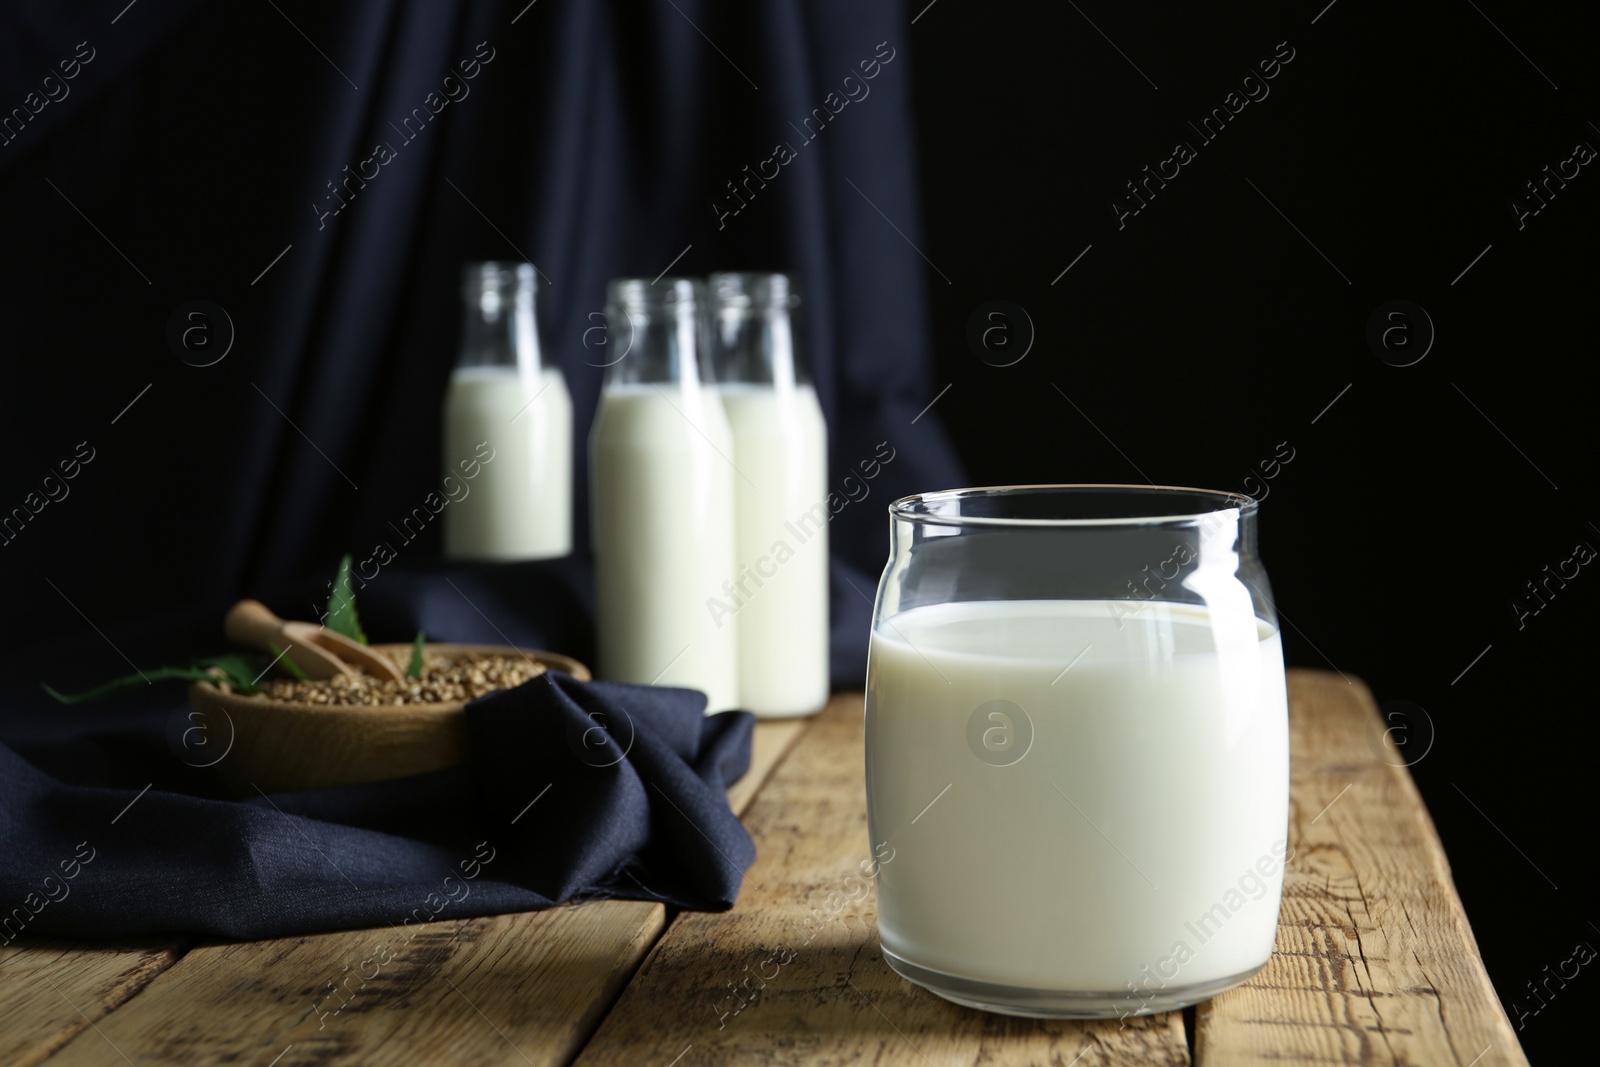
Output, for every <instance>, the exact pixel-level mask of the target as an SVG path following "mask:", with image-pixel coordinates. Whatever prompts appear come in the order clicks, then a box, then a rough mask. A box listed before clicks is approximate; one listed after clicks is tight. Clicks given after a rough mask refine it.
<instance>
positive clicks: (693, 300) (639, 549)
mask: <svg viewBox="0 0 1600 1067" xmlns="http://www.w3.org/2000/svg"><path fill="white" fill-rule="evenodd" d="M703 305H704V286H702V285H701V284H700V283H699V282H696V281H691V280H689V279H687V278H660V279H657V280H656V281H655V282H653V283H652V282H650V281H648V280H644V279H638V278H618V279H615V280H613V281H612V282H611V284H610V286H609V288H608V292H607V300H606V324H607V332H608V333H609V335H610V337H609V344H610V347H608V348H607V351H608V352H615V353H620V355H619V356H618V357H617V358H616V361H615V362H614V363H612V364H611V366H610V367H609V368H608V369H607V370H606V378H605V383H604V385H603V386H602V387H601V391H600V404H599V410H598V412H597V413H596V415H595V423H594V430H593V433H592V434H591V436H590V439H589V450H590V463H589V471H590V479H591V483H592V484H591V489H592V492H591V494H590V495H591V498H592V501H593V513H592V517H593V522H592V524H591V525H592V527H593V544H594V555H595V584H596V591H597V594H598V595H597V600H598V609H599V638H600V640H599V673H600V677H601V678H605V679H608V680H611V681H618V682H631V683H634V684H638V685H675V686H684V687H687V688H690V689H698V690H700V691H701V692H703V693H705V694H706V697H707V700H708V704H707V708H706V710H707V712H708V713H709V712H715V711H724V710H727V709H729V708H735V707H738V706H739V675H738V669H739V663H738V658H739V649H738V627H737V626H736V625H734V620H732V619H729V618H723V617H721V616H719V615H718V613H717V612H715V611H714V610H712V608H711V606H710V604H711V601H712V600H713V599H714V598H715V597H717V596H720V595H721V590H722V583H723V582H725V581H728V580H729V579H730V578H731V577H733V575H734V566H735V563H734V560H735V556H734V490H733V486H734V481H735V479H736V478H738V474H737V473H736V471H735V468H734V466H733V435H732V433H731V432H730V430H729V429H728V419H727V416H726V415H725V414H724V412H723V408H722V401H721V400H720V398H719V397H718V396H717V394H716V392H715V391H714V390H713V389H712V388H711V387H710V381H711V374H710V365H709V360H708V354H707V352H706V346H705V343H704V330H705V321H706V320H705V317H704V308H703Z"/></svg>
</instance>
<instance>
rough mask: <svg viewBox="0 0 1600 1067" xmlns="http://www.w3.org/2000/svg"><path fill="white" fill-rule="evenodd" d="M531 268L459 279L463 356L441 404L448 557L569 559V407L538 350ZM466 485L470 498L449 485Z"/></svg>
mask: <svg viewBox="0 0 1600 1067" xmlns="http://www.w3.org/2000/svg"><path fill="white" fill-rule="evenodd" d="M536 289H537V283H536V282H535V275H534V269H533V264H531V263H498V262H489V263H469V264H467V266H466V268H465V270H464V271H463V272H462V290H461V295H462V297H463V299H464V301H465V304H466V307H465V315H464V318H463V322H462V328H461V355H460V358H459V360H458V361H457V363H456V369H455V373H453V374H452V375H451V376H450V385H449V388H448V390H447V391H446V393H445V402H444V471H445V475H446V477H450V478H453V480H454V481H453V482H452V483H449V484H447V485H446V486H445V488H446V491H447V492H449V494H450V502H449V503H448V504H447V505H446V506H445V509H444V553H445V556H446V557H447V558H450V559H476V560H519V559H549V558H552V557H555V556H565V555H568V554H570V553H571V552H572V398H571V396H570V395H569V394H568V392H567V383H566V379H565V378H563V377H562V374H561V371H560V369H559V368H557V367H555V366H552V365H549V364H546V363H545V362H544V360H543V358H542V356H541V353H540V350H539V330H538V322H537V319H536V317H535V313H534V296H535V293H536ZM455 482H458V483H460V486H461V490H462V492H463V493H464V495H461V496H459V497H458V496H457V495H456V493H455V492H453V491H451V490H450V485H451V484H454V483H455Z"/></svg>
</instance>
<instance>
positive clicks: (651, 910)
mask: <svg viewBox="0 0 1600 1067" xmlns="http://www.w3.org/2000/svg"><path fill="white" fill-rule="evenodd" d="M808 725H809V720H798V721H785V722H770V723H761V724H759V725H758V726H757V729H756V738H755V743H754V753H753V758H752V764H751V770H750V773H749V774H747V775H746V776H745V779H744V780H743V781H741V782H740V783H738V784H737V785H736V786H735V787H734V788H733V789H732V790H730V792H729V799H730V803H732V804H733V805H734V807H735V810H739V809H740V808H741V807H742V806H743V805H744V804H747V803H748V802H749V800H750V798H751V797H752V796H754V795H755V793H756V790H757V789H758V788H759V785H760V783H761V781H762V780H763V779H764V778H765V777H766V775H767V774H768V773H770V771H771V769H772V767H773V766H774V765H775V764H776V763H777V762H778V761H779V760H780V759H781V758H782V756H783V754H784V752H785V751H786V750H787V748H788V746H789V745H790V744H791V743H792V742H793V741H794V739H795V738H796V737H797V736H799V735H800V734H802V733H803V732H804V731H805V730H806V729H807V727H808ZM665 926H666V912H665V909H664V908H662V907H661V906H660V905H658V904H648V903H642V902H638V901H620V900H614V901H600V902H596V903H590V904H585V905H581V906H574V907H563V908H555V909H552V910H550V911H544V912H530V913H524V914H519V915H502V916H494V917H490V918H483V919H463V920H458V921H454V922H451V921H448V920H447V919H441V920H438V921H436V922H434V923H432V924H430V925H429V926H427V927H425V928H423V929H422V930H421V932H419V933H416V934H415V935H414V937H413V936H410V935H407V934H397V933H396V931H393V930H388V929H381V930H357V931H343V932H339V933H332V934H321V935H316V936H309V937H295V938H283V939H280V940H276V941H260V942H242V943H236V944H221V945H206V946H202V947H199V948H196V949H194V950H192V951H190V952H189V953H188V954H187V955H185V956H184V957H183V959H181V960H179V961H178V962H177V963H176V964H175V965H173V966H172V967H171V968H170V969H168V970H167V971H166V972H165V973H164V974H162V975H161V976H160V977H159V978H158V979H157V980H156V981H154V982H152V983H151V984H150V985H149V987H148V988H146V989H145V991H144V992H143V993H142V994H141V995H140V996H138V997H136V998H135V999H133V1000H132V1001H130V1002H129V1003H127V1004H125V1005H124V1006H123V1007H122V1009H121V1010H120V1011H117V1012H115V1013H114V1014H112V1015H110V1016H109V1017H108V1018H106V1019H103V1020H99V1028H98V1031H90V1032H88V1033H81V1034H79V1035H77V1037H76V1039H74V1040H72V1041H71V1042H70V1043H68V1044H67V1045H66V1046H65V1047H64V1048H62V1049H61V1050H60V1052H59V1053H57V1054H56V1055H55V1056H54V1057H51V1058H50V1059H49V1063H50V1064H51V1065H52V1067H60V1065H68V1064H80V1063H94V1064H113V1063H114V1064H123V1063H125V1062H127V1061H131V1062H133V1063H137V1064H145V1063H179V1064H184V1065H186V1067H188V1065H206V1064H222V1063H256V1064H262V1065H265V1064H269V1063H272V1064H275V1067H296V1065H306V1064H317V1065H331V1064H372V1065H383V1064H415V1063H450V1064H491V1063H493V1064H498V1063H506V1064H515V1065H518V1067H526V1065H530V1064H531V1065H538V1067H542V1065H545V1064H564V1063H567V1062H569V1061H570V1060H571V1059H572V1057H573V1056H574V1055H575V1054H576V1053H577V1050H578V1048H579V1046H580V1045H581V1044H582V1042H583V1041H584V1039H585V1038H586V1037H587V1036H588V1035H589V1034H590V1033H591V1032H592V1031H593V1029H594V1027H595V1025H596V1024H597V1023H598V1022H599V1019H600V1016H601V1015H602V1014H603V1013H604V1012H605V1010H606V1008H607V1007H609V1005H610V1004H611V1003H612V1001H613V1000H614V999H615V997H616V995H617V993H618V991H619V990H620V989H621V988H622V986H623V985H624V984H625V983H626V982H627V980H628V978H629V976H630V975H631V974H632V973H633V971H634V969H635V968H636V967H637V966H638V963H639V961H640V959H641V958H642V957H643V956H644V954H645V953H646V952H647V951H648V950H649V948H650V946H651V944H652V943H654V941H655V940H656V939H657V938H658V937H659V936H660V934H661V931H662V930H663V929H664V928H665ZM385 945H386V946H387V948H384V949H381V950H380V946H385ZM346 968H349V969H348V970H347V969H346ZM330 981H332V982H334V983H335V989H334V990H333V991H332V992H330V991H329V989H328V985H327V983H329V982H330ZM45 991H46V993H47V994H48V993H49V990H48V987H46V990H45ZM49 995H52V996H53V995H54V994H49Z"/></svg>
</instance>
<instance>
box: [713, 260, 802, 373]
mask: <svg viewBox="0 0 1600 1067" xmlns="http://www.w3.org/2000/svg"><path fill="white" fill-rule="evenodd" d="M708 288H709V289H710V292H711V296H712V299H713V302H714V303H713V310H712V316H711V318H712V326H711V368H712V372H713V373H714V374H715V375H716V380H717V381H718V382H750V383H755V384H760V385H772V386H776V387H777V388H779V389H792V388H794V387H795V386H797V385H805V384H809V383H810V381H811V374H810V368H808V367H807V366H806V361H805V357H804V355H803V354H802V346H801V344H800V339H799V337H798V330H797V329H796V325H797V319H798V315H797V314H796V309H797V308H798V306H799V296H798V294H796V292H795V290H794V287H793V284H792V282H791V280H790V278H789V276H788V275H785V274H756V273H726V274H714V275H712V276H711V279H710V282H709V284H708Z"/></svg>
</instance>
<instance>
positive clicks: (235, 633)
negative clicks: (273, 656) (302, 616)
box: [222, 600, 283, 652]
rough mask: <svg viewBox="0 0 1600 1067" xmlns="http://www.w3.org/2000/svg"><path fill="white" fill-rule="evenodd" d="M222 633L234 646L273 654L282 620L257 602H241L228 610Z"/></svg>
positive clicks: (281, 629) (281, 628)
mask: <svg viewBox="0 0 1600 1067" xmlns="http://www.w3.org/2000/svg"><path fill="white" fill-rule="evenodd" d="M222 631H223V633H225V634H227V635H228V640H230V641H232V642H234V643H235V644H239V645H246V646H248V647H250V648H259V649H260V650H261V651H263V652H273V651H276V649H275V648H274V646H275V645H277V644H278V640H279V636H278V635H279V634H280V633H282V631H283V620H282V619H280V618H278V617H277V616H276V615H274V614H273V613H272V609H271V608H269V607H267V606H266V605H265V604H263V603H261V601H259V600H241V601H239V602H238V603H237V604H235V605H234V606H233V607H231V608H229V609H228V614H227V616H226V617H225V618H224V619H223V620H222Z"/></svg>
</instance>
